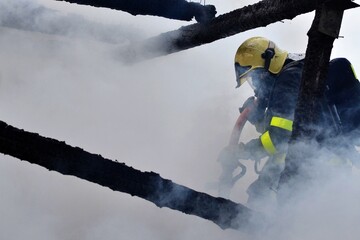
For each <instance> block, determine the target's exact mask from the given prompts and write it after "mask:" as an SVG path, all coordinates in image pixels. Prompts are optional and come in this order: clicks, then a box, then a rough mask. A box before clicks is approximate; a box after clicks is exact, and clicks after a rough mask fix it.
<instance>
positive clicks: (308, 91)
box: [280, 0, 358, 188]
mask: <svg viewBox="0 0 360 240" xmlns="http://www.w3.org/2000/svg"><path fill="white" fill-rule="evenodd" d="M357 6H358V5H357V4H354V3H353V2H351V1H350V0H348V1H347V0H344V1H342V2H341V1H332V2H326V3H324V4H321V5H319V6H318V8H317V9H316V12H315V17H314V20H313V23H312V26H311V28H310V30H309V31H308V37H309V40H308V45H307V49H306V57H305V60H304V68H303V73H302V79H301V85H300V92H299V97H298V102H297V106H296V110H295V116H294V125H293V132H292V136H291V139H290V145H289V149H288V154H287V157H286V161H285V162H286V166H285V170H284V171H283V173H282V176H281V179H280V185H284V184H285V185H286V184H289V183H290V180H291V179H294V178H296V177H298V175H299V173H300V171H301V170H300V169H301V167H302V166H304V165H307V164H308V163H309V162H308V161H309V160H310V159H314V157H315V156H313V154H315V153H313V152H312V151H308V152H305V151H304V145H299V144H298V143H299V142H301V143H303V144H305V145H306V144H314V143H315V144H316V143H319V144H323V143H325V142H328V141H330V140H331V139H327V138H329V136H328V132H329V131H331V129H327V128H328V126H324V124H323V123H322V120H321V114H322V113H324V111H329V110H328V109H326V108H327V107H328V106H327V103H326V102H324V101H325V100H324V99H325V98H324V94H325V89H326V78H327V72H328V67H329V61H330V55H331V50H332V47H333V42H334V40H335V38H338V36H339V31H340V27H341V21H342V16H343V13H344V10H345V9H348V8H352V7H357ZM335 130H336V128H334V131H335ZM325 133H326V134H325ZM334 134H335V133H334ZM301 174H303V175H304V173H303V172H301ZM305 174H306V173H305ZM303 177H304V176H302V178H303ZM302 180H304V179H302ZM290 188H292V187H290Z"/></svg>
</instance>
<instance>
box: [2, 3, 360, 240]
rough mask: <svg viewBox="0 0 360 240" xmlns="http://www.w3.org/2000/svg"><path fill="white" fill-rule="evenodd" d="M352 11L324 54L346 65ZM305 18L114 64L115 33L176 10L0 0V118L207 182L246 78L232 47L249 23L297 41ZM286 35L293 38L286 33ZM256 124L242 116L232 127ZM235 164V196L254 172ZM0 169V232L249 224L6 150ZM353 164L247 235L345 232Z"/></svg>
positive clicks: (147, 25) (196, 235) (124, 234)
mask: <svg viewBox="0 0 360 240" xmlns="http://www.w3.org/2000/svg"><path fill="white" fill-rule="evenodd" d="M207 4H214V5H215V6H219V7H217V9H218V12H219V14H221V13H224V12H227V11H230V10H232V9H234V4H236V7H242V6H239V3H235V2H234V1H230V2H229V3H224V2H223V1H220V0H219V1H215V0H214V1H212V2H207ZM353 12H354V11H353V10H351V11H349V14H345V18H344V21H343V26H344V27H343V29H344V31H345V32H343V33H342V34H343V35H344V36H345V38H344V39H339V40H338V41H337V42H336V45H335V47H334V57H335V56H340V55H343V54H346V57H347V58H348V59H350V60H351V61H352V63H353V65H354V67H355V70H356V69H357V68H358V66H360V63H359V61H358V60H357V58H358V56H357V55H356V54H355V52H356V51H354V49H351V50H349V49H347V48H346V45H348V46H349V45H351V43H356V42H358V41H359V40H360V39H358V36H353V34H352V33H351V34H350V33H349V30H350V29H349V30H347V29H348V28H349V25H350V23H351V22H352V21H355V20H354V19H355V14H353ZM347 16H349V18H346V17H347ZM311 18H312V15H311V14H310V15H305V16H300V17H298V18H296V19H295V20H294V21H291V22H290V21H285V22H284V23H277V24H273V25H270V26H268V27H266V28H263V29H257V30H251V31H248V32H245V33H241V34H239V35H237V36H234V37H232V38H228V39H223V40H221V41H218V42H215V43H212V44H208V45H204V46H201V47H198V48H194V49H189V50H187V51H183V52H180V53H176V54H173V55H168V56H166V57H160V58H156V59H152V60H149V61H144V62H140V63H138V64H135V65H124V64H122V63H121V62H119V61H118V60H116V59H115V58H114V57H113V56H114V53H115V51H116V50H117V49H118V47H119V46H123V45H126V44H127V43H129V42H131V41H134V40H139V39H145V38H147V37H149V36H151V35H158V34H160V33H161V32H163V31H169V30H174V29H177V28H178V27H179V26H181V24H184V23H179V22H177V21H171V20H167V19H163V18H156V17H150V16H147V17H144V16H137V17H133V16H130V15H129V14H126V13H121V12H116V11H112V10H106V9H92V8H87V7H84V6H83V7H80V6H76V5H70V4H64V3H61V4H60V3H54V1H51V0H42V1H35V0H19V1H15V2H14V1H10V0H9V1H7V0H0V25H1V27H0V49H1V57H0V109H1V110H0V115H1V120H3V121H5V122H7V123H9V124H11V125H14V126H16V127H19V128H24V129H26V130H28V131H32V132H38V133H40V134H41V135H44V136H48V137H52V138H56V139H59V140H64V141H66V142H67V143H68V144H70V145H73V146H79V147H82V148H84V149H85V150H87V151H90V152H93V153H99V154H102V155H103V156H105V157H107V158H110V159H117V160H118V161H121V162H125V163H126V164H128V165H130V166H133V167H134V168H137V169H140V170H146V171H154V172H157V173H159V174H160V175H161V176H162V177H164V178H168V179H171V180H173V181H175V182H176V183H179V184H183V185H185V186H188V187H191V188H193V189H196V190H199V191H204V192H207V193H209V194H212V195H217V191H216V190H214V189H209V188H207V186H208V183H209V182H213V181H216V180H217V178H218V176H219V175H220V170H221V169H220V166H219V165H218V163H217V162H216V157H217V155H218V153H219V151H220V150H221V149H222V148H223V147H224V146H225V145H226V144H227V143H228V138H229V137H230V132H231V129H232V127H233V124H234V123H235V120H236V118H237V116H238V110H237V109H238V107H240V106H241V105H242V103H243V102H244V100H245V99H247V98H248V97H249V96H250V95H251V94H252V92H251V90H250V88H249V87H248V86H244V88H242V89H236V90H235V85H236V84H235V76H234V70H233V55H234V52H235V51H236V49H237V47H238V45H239V44H240V43H241V42H242V41H243V40H245V39H246V38H248V37H251V36H255V35H262V36H265V37H268V38H271V39H273V41H275V42H276V43H278V45H282V46H283V48H285V49H289V51H290V52H305V48H306V41H307V37H306V32H307V30H308V28H309V26H310V23H311ZM293 29H297V31H294V30H293ZM289 32H290V33H291V34H289ZM290 35H291V39H294V41H295V39H296V40H297V41H296V42H292V41H288V39H289V36H290ZM352 46H356V44H354V45H352ZM339 49H342V50H343V51H341V52H340V51H339ZM255 136H256V133H255V130H254V129H253V128H252V127H251V126H248V125H247V126H246V127H245V129H244V132H243V136H242V139H241V140H242V141H245V142H246V141H247V140H249V139H251V138H254V137H255ZM245 164H247V166H248V169H249V171H248V175H246V176H245V177H244V178H243V179H241V180H240V181H239V182H238V183H237V185H236V186H235V188H234V189H233V192H232V195H231V196H230V198H231V199H232V200H234V201H236V202H242V203H245V202H246V198H247V195H246V193H245V190H246V188H247V186H248V185H249V183H251V182H252V181H253V180H254V179H255V178H256V174H255V173H254V172H252V170H251V169H252V163H251V162H248V163H245ZM314 169H315V168H314ZM0 171H1V174H0V191H1V192H2V194H1V195H0V214H1V216H2V218H1V220H0V238H1V239H10V240H11V239H23V238H28V239H39V240H41V239H62V240H63V239H86V240H92V239H139V240H140V239H179V240H180V239H181V240H185V239H209V240H211V239H220V238H222V239H240V238H242V239H254V237H256V236H253V235H251V236H248V235H247V234H244V233H241V232H238V231H235V230H225V231H224V230H221V229H220V228H219V227H218V226H216V225H215V224H213V223H211V222H209V221H206V220H203V219H200V218H197V217H194V216H188V215H185V214H182V213H180V212H176V211H173V210H170V209H160V208H157V207H156V206H154V205H153V204H152V203H149V202H146V201H144V200H142V199H139V198H134V197H131V196H128V195H126V194H122V193H119V192H113V191H110V190H109V189H106V188H102V187H99V186H97V185H94V184H91V183H89V182H86V181H83V180H80V179H77V178H74V177H69V176H63V175H61V174H58V173H54V172H48V171H46V170H45V169H43V168H41V167H38V166H34V165H31V164H29V163H27V162H22V161H19V160H17V159H13V158H11V157H8V156H1V161H0ZM353 171H354V174H353V175H352V176H351V177H349V176H348V175H345V174H342V173H339V174H336V175H334V176H333V177H332V178H331V180H330V181H328V182H326V184H323V185H320V186H319V185H317V186H311V187H309V188H308V189H306V191H304V193H299V197H298V199H300V200H301V201H297V202H291V203H292V204H288V205H287V206H286V208H284V209H281V210H279V212H277V213H276V216H275V217H274V218H272V219H273V222H272V223H271V225H270V226H269V227H268V229H266V230H264V231H262V232H261V234H263V235H259V236H258V237H259V238H260V237H262V238H263V237H264V236H266V238H269V239H300V238H301V239H304V238H306V239H335V237H336V239H338V238H339V236H342V237H343V238H347V239H355V237H356V236H357V233H358V230H357V229H356V227H355V223H357V222H358V219H359V214H357V212H358V209H359V204H358V202H357V201H356V200H357V199H358V197H359V190H358V189H359V188H358V186H357V185H358V182H359V181H358V180H359V179H358V178H359V177H358V170H356V169H353Z"/></svg>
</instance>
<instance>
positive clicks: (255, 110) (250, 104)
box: [239, 96, 265, 125]
mask: <svg viewBox="0 0 360 240" xmlns="http://www.w3.org/2000/svg"><path fill="white" fill-rule="evenodd" d="M255 100H256V99H255V97H254V96H252V97H249V98H248V99H247V100H246V101H245V102H244V104H243V106H242V107H241V108H239V111H240V113H242V112H243V111H244V110H245V109H246V108H250V113H249V115H248V117H247V120H248V121H249V122H250V123H251V124H253V125H257V124H259V123H260V122H262V121H263V119H264V117H265V111H264V109H261V108H259V106H258V104H257V102H256V101H255Z"/></svg>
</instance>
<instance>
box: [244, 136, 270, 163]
mask: <svg viewBox="0 0 360 240" xmlns="http://www.w3.org/2000/svg"><path fill="white" fill-rule="evenodd" d="M244 147H245V149H246V151H247V152H248V153H249V158H250V159H251V160H254V161H257V160H260V159H262V158H264V157H266V156H267V155H268V154H267V152H266V151H265V149H264V147H263V146H262V144H261V142H260V140H259V139H258V138H255V139H252V140H250V141H249V142H247V143H246V144H245V145H244Z"/></svg>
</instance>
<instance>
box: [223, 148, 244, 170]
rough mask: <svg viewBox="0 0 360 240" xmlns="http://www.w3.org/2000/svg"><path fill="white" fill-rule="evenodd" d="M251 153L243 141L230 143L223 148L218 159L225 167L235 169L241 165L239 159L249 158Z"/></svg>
mask: <svg viewBox="0 0 360 240" xmlns="http://www.w3.org/2000/svg"><path fill="white" fill-rule="evenodd" d="M249 157H250V153H249V152H248V151H247V150H246V149H245V145H244V144H243V143H240V144H237V145H229V146H227V147H225V148H224V149H223V150H221V152H220V154H219V156H218V161H219V162H220V163H221V164H222V166H223V167H224V168H229V169H235V168H237V167H238V166H239V159H249Z"/></svg>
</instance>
